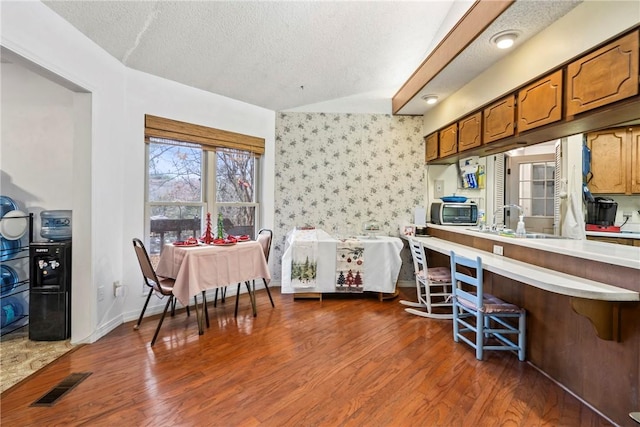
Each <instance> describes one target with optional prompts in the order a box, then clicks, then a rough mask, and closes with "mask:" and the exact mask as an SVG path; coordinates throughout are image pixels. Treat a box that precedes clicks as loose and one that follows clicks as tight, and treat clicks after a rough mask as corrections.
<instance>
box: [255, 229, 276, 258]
mask: <svg viewBox="0 0 640 427" xmlns="http://www.w3.org/2000/svg"><path fill="white" fill-rule="evenodd" d="M256 240H257V241H258V243H260V245H261V246H262V251H263V252H264V259H265V260H267V262H269V253H270V252H271V241H272V240H273V231H271V230H269V229H266V228H263V229H261V230H260V231H258V238H257V239H256Z"/></svg>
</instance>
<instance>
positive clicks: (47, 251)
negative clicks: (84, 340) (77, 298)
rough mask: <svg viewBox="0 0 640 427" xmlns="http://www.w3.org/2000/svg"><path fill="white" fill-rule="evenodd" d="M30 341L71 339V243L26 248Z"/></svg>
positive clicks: (54, 243)
mask: <svg viewBox="0 0 640 427" xmlns="http://www.w3.org/2000/svg"><path fill="white" fill-rule="evenodd" d="M29 265H30V267H29V268H30V274H29V277H30V279H29V280H30V285H31V289H30V290H29V302H30V303H29V339H30V340H33V341H59V340H65V339H67V338H69V337H71V240H67V241H59V242H33V243H31V245H30V247H29Z"/></svg>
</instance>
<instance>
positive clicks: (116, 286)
mask: <svg viewBox="0 0 640 427" xmlns="http://www.w3.org/2000/svg"><path fill="white" fill-rule="evenodd" d="M119 289H120V281H118V280H116V281H115V282H113V296H114V297H117V296H120V295H121V294H122V290H119Z"/></svg>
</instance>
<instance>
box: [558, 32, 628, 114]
mask: <svg viewBox="0 0 640 427" xmlns="http://www.w3.org/2000/svg"><path fill="white" fill-rule="evenodd" d="M638 34H639V31H634V32H633V33H630V34H628V35H626V36H624V37H621V38H619V39H618V40H615V41H614V42H612V43H609V44H608V45H606V46H603V47H602V48H600V49H598V50H596V51H594V52H592V53H591V54H589V55H586V56H584V57H582V58H580V59H578V60H577V61H574V62H572V63H571V64H569V65H568V66H567V85H566V86H567V89H566V104H567V115H568V116H573V115H575V114H578V113H582V112H583V111H588V110H591V109H593V108H597V107H601V106H603V105H607V104H609V103H611V102H615V101H619V100H621V99H624V98H627V97H629V96H634V95H637V94H638V56H639V55H638V45H639V42H638Z"/></svg>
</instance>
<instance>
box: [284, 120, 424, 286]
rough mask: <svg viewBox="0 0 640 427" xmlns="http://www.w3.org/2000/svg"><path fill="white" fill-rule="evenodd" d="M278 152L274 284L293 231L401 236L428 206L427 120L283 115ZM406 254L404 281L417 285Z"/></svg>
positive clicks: (402, 274) (409, 258)
mask: <svg viewBox="0 0 640 427" xmlns="http://www.w3.org/2000/svg"><path fill="white" fill-rule="evenodd" d="M275 149H276V156H275V163H276V164H275V170H276V173H275V230H274V242H273V247H272V253H273V256H274V259H275V260H277V261H276V265H275V266H274V268H275V271H274V280H276V281H279V280H280V277H281V259H282V254H283V252H284V247H285V238H286V234H287V233H288V232H289V231H290V230H291V229H293V228H294V227H296V226H297V227H300V226H304V225H312V226H315V227H317V228H322V229H323V230H325V231H327V232H328V233H330V234H335V233H354V234H362V232H361V229H362V223H363V222H365V221H369V220H377V221H378V222H380V223H381V228H382V230H383V232H384V234H390V235H393V236H397V235H398V226H399V225H400V224H402V223H411V222H412V221H413V211H414V208H415V207H416V206H419V205H422V204H423V193H424V183H423V180H424V141H423V138H422V117H402V116H400V117H398V116H391V115H383V114H327V113H278V116H277V118H276V145H275ZM402 252H403V253H402V259H403V262H402V269H401V271H400V277H399V279H400V280H409V281H412V280H413V261H412V260H411V254H410V253H409V250H408V248H405V249H404V250H403V251H402Z"/></svg>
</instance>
